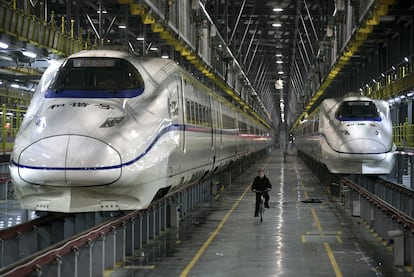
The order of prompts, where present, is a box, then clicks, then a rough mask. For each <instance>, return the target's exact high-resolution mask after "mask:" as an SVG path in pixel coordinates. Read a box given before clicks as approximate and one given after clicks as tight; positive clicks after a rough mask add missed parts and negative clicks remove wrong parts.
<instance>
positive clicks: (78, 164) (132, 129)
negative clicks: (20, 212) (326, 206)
mask: <svg viewBox="0 0 414 277" xmlns="http://www.w3.org/2000/svg"><path fill="white" fill-rule="evenodd" d="M271 141H272V134H271V130H270V129H268V128H266V127H265V126H264V125H262V124H260V123H259V122H258V121H256V120H255V119H254V118H253V117H251V116H248V115H246V114H245V113H243V112H242V110H241V109H239V108H237V107H236V106H235V105H233V104H232V103H231V102H229V101H228V100H226V99H225V98H223V97H221V96H219V95H218V94H217V93H215V92H214V91H213V90H211V89H209V88H208V87H206V86H205V85H203V84H202V83H200V82H199V81H198V80H196V79H195V78H193V77H192V76H191V75H190V74H189V73H187V72H186V71H184V70H183V69H181V68H180V67H179V66H178V65H177V64H176V63H174V62H172V61H170V60H165V59H158V58H138V57H135V56H132V55H130V54H127V53H123V52H117V51H108V50H94V51H83V52H79V53H77V54H74V55H72V56H70V57H69V58H67V59H66V60H65V61H64V62H62V63H60V64H56V65H52V66H50V67H49V68H48V69H47V70H46V72H45V73H44V75H43V76H42V79H41V80H40V82H39V85H38V87H37V90H36V92H35V94H34V96H33V99H32V101H31V104H30V106H29V108H28V111H27V114H26V116H25V118H24V121H23V123H22V125H21V128H20V130H19V133H18V136H17V138H16V141H15V143H14V151H13V153H12V155H11V164H10V173H11V177H12V181H13V183H14V185H15V189H16V193H17V195H18V197H19V198H20V199H21V203H22V206H23V207H24V208H26V209H30V210H38V211H54V212H67V213H71V212H89V211H105V210H132V209H142V208H146V207H147V206H148V205H149V204H150V203H151V202H152V201H153V200H154V199H158V198H160V197H162V196H165V195H167V194H169V193H172V192H173V191H176V190H178V189H181V188H183V187H185V186H188V185H190V184H192V183H194V182H197V181H198V180H200V179H201V178H203V177H205V176H207V175H208V174H212V173H214V172H217V171H218V170H221V169H223V168H225V167H227V166H229V165H230V164H231V163H232V162H234V161H236V160H237V159H240V158H242V157H245V156H247V155H250V154H252V153H254V152H257V151H260V150H262V149H264V148H266V147H269V146H270V145H271Z"/></svg>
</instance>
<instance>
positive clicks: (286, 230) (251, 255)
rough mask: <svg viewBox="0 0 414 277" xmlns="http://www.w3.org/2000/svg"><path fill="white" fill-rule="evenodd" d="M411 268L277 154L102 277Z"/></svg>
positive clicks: (375, 272) (296, 164) (385, 272)
mask: <svg viewBox="0 0 414 277" xmlns="http://www.w3.org/2000/svg"><path fill="white" fill-rule="evenodd" d="M259 168H263V169H264V170H265V173H266V175H267V176H268V177H269V179H270V181H271V182H272V185H273V190H272V191H271V193H270V197H271V199H270V209H268V210H266V212H265V215H264V221H263V223H260V221H259V219H258V218H254V217H253V214H254V201H255V196H254V194H253V193H252V192H251V191H250V183H251V181H252V180H253V178H254V177H255V176H256V172H257V169H259ZM306 200H311V201H306ZM319 200H321V202H322V203H315V202H319ZM302 201H304V202H302ZM306 202H307V203H306ZM409 270H410V269H408V268H406V267H403V266H394V260H393V253H392V250H391V248H390V247H388V246H386V243H385V242H384V241H382V240H381V239H379V238H378V237H377V236H376V235H375V234H374V233H372V231H371V230H369V229H368V227H366V224H365V223H364V222H363V221H362V220H361V219H360V218H359V217H352V216H350V215H349V211H348V209H345V208H344V207H343V205H342V204H341V203H340V202H337V201H336V200H335V199H333V198H331V197H330V196H329V195H328V194H327V193H326V190H325V188H322V186H320V185H319V181H318V179H317V178H316V177H315V176H314V175H313V174H312V173H311V172H310V171H309V170H308V169H307V168H306V167H305V166H304V165H303V163H302V162H301V161H300V160H299V159H297V157H296V156H295V155H289V156H288V157H287V161H286V162H283V156H282V154H281V152H280V151H275V152H273V153H271V154H269V155H268V156H267V157H265V158H264V159H263V160H262V161H260V162H258V163H256V164H254V165H252V166H251V167H250V168H249V169H248V170H246V171H245V172H244V174H242V175H241V176H240V178H238V179H237V180H236V181H235V182H234V183H233V184H232V185H231V186H229V187H227V188H226V190H225V191H224V193H223V194H222V195H221V197H220V198H219V199H218V201H217V202H213V203H208V204H206V205H205V206H204V207H203V208H201V209H200V210H198V211H197V212H192V213H191V214H190V215H188V216H187V217H186V218H185V219H184V221H182V222H180V227H179V228H171V229H169V230H168V231H167V232H166V233H164V234H163V235H160V236H159V237H157V239H156V240H155V241H153V242H151V243H149V244H148V245H146V246H145V247H144V248H142V249H140V250H139V251H136V252H135V254H134V255H133V256H132V257H129V258H127V263H126V264H125V265H124V266H123V267H120V268H118V269H116V270H114V271H106V274H105V276H110V277H120V276H183V277H184V276H254V275H256V276H414V275H413V274H412V272H409Z"/></svg>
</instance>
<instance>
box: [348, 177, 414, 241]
mask: <svg viewBox="0 0 414 277" xmlns="http://www.w3.org/2000/svg"><path fill="white" fill-rule="evenodd" d="M340 183H341V184H342V185H345V186H347V187H349V188H350V189H352V190H354V191H355V192H357V193H358V194H359V195H360V196H361V197H363V198H364V199H366V200H368V201H369V202H370V204H371V205H372V206H375V207H376V208H378V209H380V210H381V211H383V212H385V213H386V214H387V215H388V216H390V217H391V218H392V219H393V220H395V221H396V222H397V223H398V224H402V226H403V228H404V229H408V230H409V231H411V232H412V233H414V219H413V217H412V215H411V214H407V213H405V212H403V211H401V209H400V208H398V207H397V206H395V204H391V203H390V202H389V201H387V200H385V199H382V198H381V197H380V196H378V195H376V194H374V193H372V192H370V191H369V190H368V189H365V188H364V187H363V186H364V185H360V184H357V183H356V182H355V181H352V180H351V179H349V178H345V177H343V178H341V180H340ZM374 184H377V185H378V184H382V185H383V186H385V187H388V188H389V189H391V190H394V191H396V192H399V193H402V194H405V195H407V196H408V197H411V199H414V191H411V190H408V189H405V188H404V187H402V186H399V185H396V184H393V183H391V182H388V181H385V180H380V179H377V181H376V182H374ZM407 212H410V213H413V211H412V209H411V211H408V210H407Z"/></svg>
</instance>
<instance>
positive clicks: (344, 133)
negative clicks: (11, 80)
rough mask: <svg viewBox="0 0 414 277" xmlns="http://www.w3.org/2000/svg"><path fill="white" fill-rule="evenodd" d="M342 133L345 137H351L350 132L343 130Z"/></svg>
mask: <svg viewBox="0 0 414 277" xmlns="http://www.w3.org/2000/svg"><path fill="white" fill-rule="evenodd" d="M341 133H342V135H344V136H349V135H350V134H349V132H348V130H341Z"/></svg>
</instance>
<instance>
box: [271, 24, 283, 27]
mask: <svg viewBox="0 0 414 277" xmlns="http://www.w3.org/2000/svg"><path fill="white" fill-rule="evenodd" d="M272 26H273V27H282V24H281V23H273V24H272Z"/></svg>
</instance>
